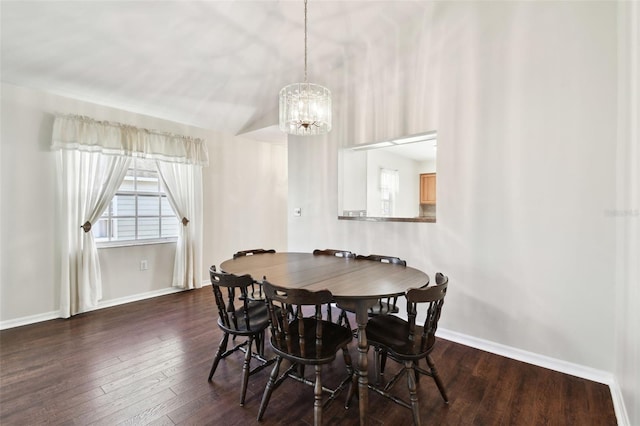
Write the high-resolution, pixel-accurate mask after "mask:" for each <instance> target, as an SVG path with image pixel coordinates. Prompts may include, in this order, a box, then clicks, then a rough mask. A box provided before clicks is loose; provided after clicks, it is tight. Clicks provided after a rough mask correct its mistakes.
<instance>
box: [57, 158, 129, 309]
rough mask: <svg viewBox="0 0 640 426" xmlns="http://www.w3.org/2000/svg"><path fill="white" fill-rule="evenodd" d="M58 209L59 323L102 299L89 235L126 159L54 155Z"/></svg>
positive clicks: (124, 169) (95, 253) (126, 164)
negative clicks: (59, 206)
mask: <svg viewBox="0 0 640 426" xmlns="http://www.w3.org/2000/svg"><path fill="white" fill-rule="evenodd" d="M57 160H58V168H59V170H60V172H61V173H60V175H59V177H60V181H59V185H58V190H59V192H58V199H59V200H60V204H61V207H62V212H61V213H62V214H61V221H62V223H60V231H61V234H62V247H61V248H62V253H63V258H62V265H61V266H62V268H61V273H62V276H61V280H62V286H61V292H60V312H61V315H62V316H63V317H64V318H68V317H69V316H71V315H75V314H77V313H80V312H84V311H86V310H89V309H90V308H92V307H94V306H96V305H97V303H98V300H100V299H101V298H102V280H101V278H100V262H99V260H98V250H97V248H96V243H95V241H94V238H93V232H91V225H92V224H95V223H96V222H97V220H98V218H99V217H100V215H101V214H102V212H103V211H104V209H105V208H106V207H107V206H108V205H109V202H110V201H111V199H112V198H113V195H114V194H115V192H116V190H117V189H118V186H120V183H121V182H122V180H123V179H124V176H125V174H126V173H127V169H128V167H129V162H130V160H131V158H130V157H120V156H113V155H109V156H108V155H102V154H100V153H97V152H84V151H68V150H60V151H59V152H58V157H57Z"/></svg>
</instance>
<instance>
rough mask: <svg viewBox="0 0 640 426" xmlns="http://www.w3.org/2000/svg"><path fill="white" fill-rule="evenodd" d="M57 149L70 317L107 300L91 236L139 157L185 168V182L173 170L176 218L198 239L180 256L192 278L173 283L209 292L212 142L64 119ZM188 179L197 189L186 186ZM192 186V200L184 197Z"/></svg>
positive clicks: (64, 294) (64, 299)
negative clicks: (206, 214) (207, 170)
mask: <svg viewBox="0 0 640 426" xmlns="http://www.w3.org/2000/svg"><path fill="white" fill-rule="evenodd" d="M51 147H52V149H53V150H56V151H58V154H57V156H58V162H57V164H58V176H59V194H58V195H59V200H60V205H61V211H60V229H61V232H62V233H63V234H62V235H63V243H62V247H61V253H60V254H61V262H62V265H61V266H62V267H61V293H60V294H61V297H60V312H61V316H62V317H64V318H68V317H69V316H71V315H75V314H77V313H81V312H85V311H87V310H91V309H92V308H95V307H96V306H97V303H98V301H99V300H100V298H101V297H102V281H101V277H100V262H99V259H98V254H97V249H96V245H95V241H94V239H93V234H92V233H91V232H89V231H90V229H91V225H92V224H95V222H96V221H97V220H98V218H99V216H100V214H101V213H102V211H103V210H104V209H105V208H106V206H107V205H108V203H109V201H110V200H111V198H113V195H114V194H115V191H116V190H117V188H118V187H119V185H120V183H121V182H122V180H123V179H124V175H125V174H126V171H127V168H128V165H129V162H130V159H131V158H132V157H140V158H147V159H153V160H157V161H159V162H162V163H170V164H179V165H182V166H184V168H178V169H179V170H180V171H179V172H177V171H176V172H175V173H174V174H175V175H180V176H181V177H176V178H174V177H171V175H172V173H171V172H165V175H167V176H169V177H167V178H166V183H165V186H166V187H167V190H168V191H170V192H171V193H172V196H171V198H170V200H171V201H170V202H171V203H175V205H174V206H173V207H174V209H175V208H176V207H180V208H179V209H176V212H180V213H179V214H181V217H182V218H183V223H187V226H183V229H182V234H183V235H185V234H187V235H188V236H193V235H195V236H197V237H193V238H191V237H190V239H188V238H184V237H183V238H182V240H181V241H182V242H183V244H184V242H185V241H190V243H189V244H190V245H184V246H183V247H182V248H180V249H179V250H178V249H177V250H176V264H178V263H179V264H180V266H179V267H177V268H176V269H177V270H178V272H179V273H180V274H181V275H182V276H183V277H184V278H183V279H182V280H176V279H174V280H173V283H174V285H178V286H179V287H183V288H194V287H200V286H201V283H202V272H201V269H202V268H201V267H200V266H201V263H202V260H201V259H202V242H201V237H200V236H201V235H202V166H205V165H207V164H208V153H207V149H206V143H205V141H204V140H202V139H194V138H190V137H185V136H180V135H175V134H171V133H163V132H157V131H154V130H147V129H140V128H137V127H133V126H129V125H124V124H120V123H112V122H106V121H96V120H93V119H91V118H89V117H82V116H74V115H58V116H56V118H55V120H54V124H53V135H52V143H51ZM163 169H164V167H163ZM184 169H188V170H190V171H189V172H185V171H184ZM182 176H189V177H188V178H183V177H182ZM163 180H164V178H163ZM182 180H189V181H190V183H188V184H183V183H182ZM185 186H186V187H188V191H187V192H188V194H187V195H183V193H182V191H183V188H184V187H185ZM185 206H186V207H185ZM189 215H192V217H189ZM184 228H188V232H187V231H185V229H184ZM193 241H196V243H193ZM198 241H199V244H198V243H197V242H198ZM174 275H175V272H174ZM187 277H188V278H187Z"/></svg>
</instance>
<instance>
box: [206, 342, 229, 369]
mask: <svg viewBox="0 0 640 426" xmlns="http://www.w3.org/2000/svg"><path fill="white" fill-rule="evenodd" d="M228 342H229V333H224V336H222V340H221V341H220V345H218V351H217V352H216V356H215V357H214V358H213V365H212V366H211V371H210V372H209V379H208V380H209V381H211V378H212V377H213V373H215V372H216V368H218V363H219V362H220V359H221V358H222V354H223V353H224V352H225V351H226V350H227V343H228Z"/></svg>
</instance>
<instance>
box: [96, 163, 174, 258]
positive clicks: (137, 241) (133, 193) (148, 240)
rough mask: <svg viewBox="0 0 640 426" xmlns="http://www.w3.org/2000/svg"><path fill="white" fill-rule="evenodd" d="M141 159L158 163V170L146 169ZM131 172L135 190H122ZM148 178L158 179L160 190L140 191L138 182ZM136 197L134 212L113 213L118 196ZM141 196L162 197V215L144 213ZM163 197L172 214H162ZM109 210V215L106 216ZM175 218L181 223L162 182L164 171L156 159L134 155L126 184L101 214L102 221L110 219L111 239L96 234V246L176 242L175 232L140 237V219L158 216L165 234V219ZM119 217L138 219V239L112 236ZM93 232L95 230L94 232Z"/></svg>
mask: <svg viewBox="0 0 640 426" xmlns="http://www.w3.org/2000/svg"><path fill="white" fill-rule="evenodd" d="M140 161H144V162H147V164H154V169H153V170H149V168H147V169H145V168H142V167H139V166H138V164H139V163H138V162H140ZM131 171H133V179H132V183H133V189H124V190H123V189H121V188H122V186H123V184H124V183H125V181H126V179H127V177H130V176H131V175H130V173H131ZM141 172H144V173H149V172H151V173H154V174H155V178H153V177H152V178H146V177H144V176H140V174H141ZM145 179H151V180H152V181H155V182H157V188H156V191H150V190H148V189H146V188H145V189H141V190H138V182H139V181H144V180H145ZM119 195H120V196H133V200H134V214H133V215H131V214H125V215H117V214H113V210H114V209H113V203H114V199H115V198H116V197H117V196H119ZM140 197H155V198H157V199H158V200H157V201H158V214H157V215H148V214H142V215H141V214H140V202H139V199H140ZM163 198H164V199H166V201H167V202H166V205H167V206H168V207H169V209H170V210H171V212H172V215H163V214H162V207H163ZM105 213H106V216H105ZM170 217H173V218H175V220H176V224H177V226H179V218H178V215H177V214H176V213H175V211H174V210H173V207H172V206H171V204H170V203H169V202H168V197H167V194H166V192H165V190H164V187H163V185H162V182H161V179H160V174H159V172H158V168H157V166H156V165H155V161H153V160H144V159H139V158H132V159H131V164H130V165H129V169H128V171H127V175H126V176H125V179H124V180H123V181H122V183H121V184H120V187H119V188H118V190H117V191H116V193H115V194H114V197H113V198H112V199H111V200H110V201H109V205H108V206H107V208H106V209H105V211H104V212H103V213H102V214H101V215H100V217H99V219H98V221H100V220H103V219H107V220H106V226H107V230H106V234H107V238H109V239H108V240H102V239H99V237H97V236H96V235H95V234H94V239H95V241H96V246H97V247H98V248H108V247H126V246H139V245H149V244H166V243H175V242H176V241H177V240H178V235H177V233H176V235H172V236H167V237H160V236H158V237H154V238H140V235H139V228H140V225H139V220H140V219H141V218H142V219H144V218H155V219H158V235H162V220H163V219H164V218H170ZM117 219H133V222H134V234H135V238H133V239H126V240H125V239H122V240H113V239H111V238H112V237H111V235H112V233H113V230H112V227H113V223H114V220H117ZM177 230H178V228H177V227H176V231H177ZM92 232H93V231H92Z"/></svg>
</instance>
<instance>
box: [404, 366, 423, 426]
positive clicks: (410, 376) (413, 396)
mask: <svg viewBox="0 0 640 426" xmlns="http://www.w3.org/2000/svg"><path fill="white" fill-rule="evenodd" d="M404 368H405V369H406V371H407V386H408V387H409V400H410V402H411V412H412V413H413V424H414V425H415V426H420V408H419V407H418V393H417V392H416V377H415V374H414V371H413V361H405V362H404Z"/></svg>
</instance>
